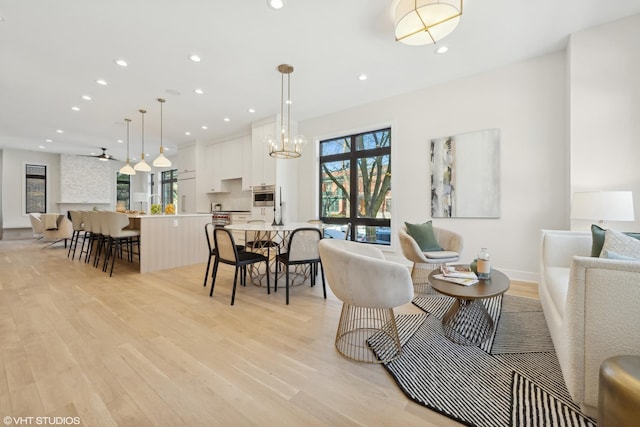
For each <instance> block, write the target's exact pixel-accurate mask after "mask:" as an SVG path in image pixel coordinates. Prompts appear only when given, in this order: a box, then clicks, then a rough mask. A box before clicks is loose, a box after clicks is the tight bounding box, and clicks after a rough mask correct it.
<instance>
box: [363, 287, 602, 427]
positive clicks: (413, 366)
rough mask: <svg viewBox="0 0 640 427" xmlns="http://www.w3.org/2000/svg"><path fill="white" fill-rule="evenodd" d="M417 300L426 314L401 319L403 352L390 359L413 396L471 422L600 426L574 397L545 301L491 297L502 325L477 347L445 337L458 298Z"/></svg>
mask: <svg viewBox="0 0 640 427" xmlns="http://www.w3.org/2000/svg"><path fill="white" fill-rule="evenodd" d="M413 303H414V304H415V305H416V306H418V307H420V308H421V309H422V310H423V311H425V313H426V315H399V316H398V317H397V322H398V325H399V330H400V334H401V342H402V343H403V348H402V356H401V357H400V358H398V359H396V360H394V361H392V362H390V363H386V364H384V366H385V368H386V369H387V371H388V372H389V373H390V374H391V375H392V376H393V378H394V379H395V380H396V382H397V383H398V386H400V388H401V389H402V390H403V391H404V393H405V394H406V395H407V396H408V397H409V398H410V399H411V400H413V401H415V402H416V403H419V404H421V405H423V406H426V407H427V408H429V409H432V410H434V411H437V412H439V413H441V414H443V415H446V416H448V417H449V418H452V419H454V420H457V421H459V422H461V423H463V424H466V425H471V426H495V427H504V426H556V425H558V426H560V425H562V426H595V425H596V423H595V422H594V421H593V420H592V419H590V418H587V417H585V416H584V415H583V414H582V413H581V412H580V409H579V407H578V406H577V405H575V404H574V403H573V402H572V401H571V398H570V397H569V394H568V392H567V390H566V386H565V384H564V380H563V378H562V373H561V372H560V366H559V365H558V360H557V357H556V354H555V351H554V348H553V344H552V342H551V337H550V336H549V332H548V329H547V326H546V323H545V320H544V314H543V313H542V308H541V306H540V303H539V301H537V300H533V299H529V298H519V297H514V296H510V295H505V296H504V297H502V296H500V297H496V298H492V299H491V300H489V301H487V303H486V306H487V311H488V312H489V314H490V315H491V317H492V318H493V319H494V321H495V322H496V323H497V327H496V329H495V332H494V334H493V336H492V337H490V338H489V339H488V340H487V341H486V342H485V343H483V344H482V345H480V346H478V347H476V346H462V345H458V344H455V343H453V342H451V341H449V340H448V339H447V338H446V337H444V335H443V332H442V324H441V318H442V315H443V314H444V313H445V312H446V311H447V309H448V308H449V306H450V305H451V304H452V303H453V299H452V298H449V297H445V296H424V297H417V298H416V299H415V300H414V302H413ZM370 345H371V347H372V348H373V349H374V351H376V342H375V341H373V340H372V342H370ZM381 351H382V349H381Z"/></svg>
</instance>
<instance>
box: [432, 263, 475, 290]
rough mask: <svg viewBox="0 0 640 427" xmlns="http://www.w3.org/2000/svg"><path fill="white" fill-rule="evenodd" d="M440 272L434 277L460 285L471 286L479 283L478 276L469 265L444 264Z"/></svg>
mask: <svg viewBox="0 0 640 427" xmlns="http://www.w3.org/2000/svg"><path fill="white" fill-rule="evenodd" d="M440 273H441V274H436V275H434V276H433V277H434V278H435V279H438V280H445V281H447V282H451V283H456V284H458V285H463V286H469V285H473V284H476V283H478V276H476V274H475V273H474V272H473V271H472V270H471V268H469V266H468V265H443V266H441V267H440Z"/></svg>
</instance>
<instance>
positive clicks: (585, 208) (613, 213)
mask: <svg viewBox="0 0 640 427" xmlns="http://www.w3.org/2000/svg"><path fill="white" fill-rule="evenodd" d="M571 218H572V219H588V220H596V221H598V224H599V225H600V226H604V222H605V221H635V216H634V212H633V193H632V192H631V191H584V192H577V193H573V200H572V201H571Z"/></svg>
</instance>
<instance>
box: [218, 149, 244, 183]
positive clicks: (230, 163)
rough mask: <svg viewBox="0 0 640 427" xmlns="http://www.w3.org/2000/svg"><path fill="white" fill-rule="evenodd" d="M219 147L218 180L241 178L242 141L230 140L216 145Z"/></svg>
mask: <svg viewBox="0 0 640 427" xmlns="http://www.w3.org/2000/svg"><path fill="white" fill-rule="evenodd" d="M217 145H220V146H221V151H222V152H221V153H220V161H219V163H218V164H219V165H220V179H234V178H241V177H242V140H241V139H232V140H229V141H225V142H222V143H220V144H217Z"/></svg>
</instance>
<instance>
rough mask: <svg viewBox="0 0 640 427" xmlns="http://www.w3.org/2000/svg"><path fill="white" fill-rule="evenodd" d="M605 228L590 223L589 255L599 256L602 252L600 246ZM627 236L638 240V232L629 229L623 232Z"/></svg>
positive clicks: (602, 242) (639, 235) (639, 237)
mask: <svg viewBox="0 0 640 427" xmlns="http://www.w3.org/2000/svg"><path fill="white" fill-rule="evenodd" d="M605 231H606V230H605V229H604V228H602V227H599V226H597V225H595V224H592V225H591V239H592V240H591V256H592V257H596V258H597V257H599V256H600V252H602V246H604V233H605ZM622 234H626V235H627V236H629V237H633V238H634V239H638V240H640V233H632V232H630V231H628V232H624V233H622Z"/></svg>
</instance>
